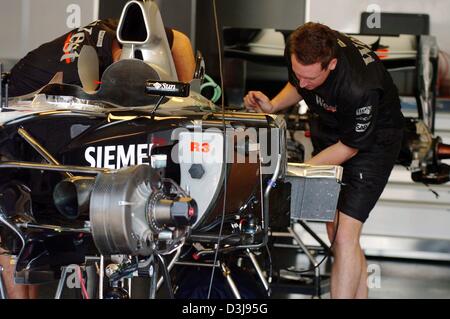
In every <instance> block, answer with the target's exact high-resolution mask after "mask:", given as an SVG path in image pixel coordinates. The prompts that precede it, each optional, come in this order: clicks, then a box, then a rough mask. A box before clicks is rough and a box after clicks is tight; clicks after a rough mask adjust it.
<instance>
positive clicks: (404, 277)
mask: <svg viewBox="0 0 450 319" xmlns="http://www.w3.org/2000/svg"><path fill="white" fill-rule="evenodd" d="M319 257H320V256H319ZM305 260H306V259H304V257H303V255H302V254H299V255H298V256H297V261H298V262H299V264H301V265H304V264H305V262H304V261H305ZM368 265H369V284H370V285H371V289H370V290H369V298H371V299H428V298H431V299H449V298H450V264H449V263H442V262H440V263H437V262H425V261H417V260H414V261H408V260H398V259H397V260H394V259H373V258H369V259H368ZM325 268H329V264H328V265H325V263H324V264H323V265H322V266H321V273H322V274H323V273H326V271H325V270H326V269H325ZM285 283H286V281H285ZM133 286H134V298H146V296H147V291H148V280H143V279H137V280H134V281H133ZM284 287H285V288H286V286H284ZM306 290H307V289H306ZM306 290H305V286H304V285H298V286H296V282H294V281H291V285H290V288H289V289H288V290H287V289H278V288H277V287H276V285H275V288H274V293H273V296H272V298H277V299H287V298H290V299H297V298H298V299H308V298H311V295H308V294H305V291H306ZM309 290H311V291H313V289H312V287H309ZM322 290H323V291H328V280H327V279H326V278H325V279H324V280H323V282H322ZM55 291H56V283H55V284H49V285H45V286H43V287H42V288H41V290H40V298H45V299H47V298H52V297H53V295H54V293H55ZM78 296H79V293H78V292H76V289H65V292H64V297H65V298H78ZM329 297H330V295H329V293H328V292H325V293H323V294H322V298H324V299H327V298H329Z"/></svg>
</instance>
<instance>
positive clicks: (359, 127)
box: [355, 122, 370, 133]
mask: <svg viewBox="0 0 450 319" xmlns="http://www.w3.org/2000/svg"><path fill="white" fill-rule="evenodd" d="M369 125H370V122H369V123H356V127H355V131H356V132H358V133H362V132H365V131H366V130H367V128H368V127H369Z"/></svg>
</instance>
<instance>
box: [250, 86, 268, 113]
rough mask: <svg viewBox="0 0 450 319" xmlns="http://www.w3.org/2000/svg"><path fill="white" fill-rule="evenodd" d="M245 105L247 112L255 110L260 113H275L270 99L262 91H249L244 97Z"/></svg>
mask: <svg viewBox="0 0 450 319" xmlns="http://www.w3.org/2000/svg"><path fill="white" fill-rule="evenodd" d="M244 105H245V108H246V109H247V110H255V111H256V112H259V113H272V112H273V105H272V103H270V100H269V98H268V97H267V96H266V95H265V94H264V93H262V92H260V91H249V92H248V93H247V95H246V96H245V97H244Z"/></svg>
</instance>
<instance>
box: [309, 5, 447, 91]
mask: <svg viewBox="0 0 450 319" xmlns="http://www.w3.org/2000/svg"><path fill="white" fill-rule="evenodd" d="M373 4H375V5H378V6H379V7H380V9H381V11H382V12H402V13H422V14H428V15H429V16H430V34H432V35H434V36H436V38H437V41H438V45H439V47H440V48H441V50H442V51H444V52H446V53H447V54H448V53H450V36H449V30H450V19H449V17H448V13H449V12H450V1H447V0H427V1H423V0H396V1H392V0H376V1H374V0H338V1H335V0H310V1H309V18H310V21H317V22H322V23H324V24H327V25H329V26H330V27H332V28H333V29H336V30H339V31H343V32H348V33H357V32H359V25H360V15H361V12H363V11H371V10H367V8H368V6H369V5H373ZM330 8H332V9H330ZM381 23H382V22H381ZM440 58H441V59H442V60H444V59H445V60H447V61H448V56H447V57H444V56H443V55H441V57H440ZM444 64H445V63H441V64H440V65H441V68H442V67H443V66H444ZM441 70H442V69H441ZM445 79H446V80H445V81H444V83H442V90H441V95H446V96H449V95H450V74H449V73H448V72H447V74H446V75H445Z"/></svg>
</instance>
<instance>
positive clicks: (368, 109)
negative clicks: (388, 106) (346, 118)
mask: <svg viewBox="0 0 450 319" xmlns="http://www.w3.org/2000/svg"><path fill="white" fill-rule="evenodd" d="M371 112H372V105H368V106H364V107H360V108H359V109H357V110H356V116H360V115H363V114H367V115H370V113H371Z"/></svg>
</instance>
